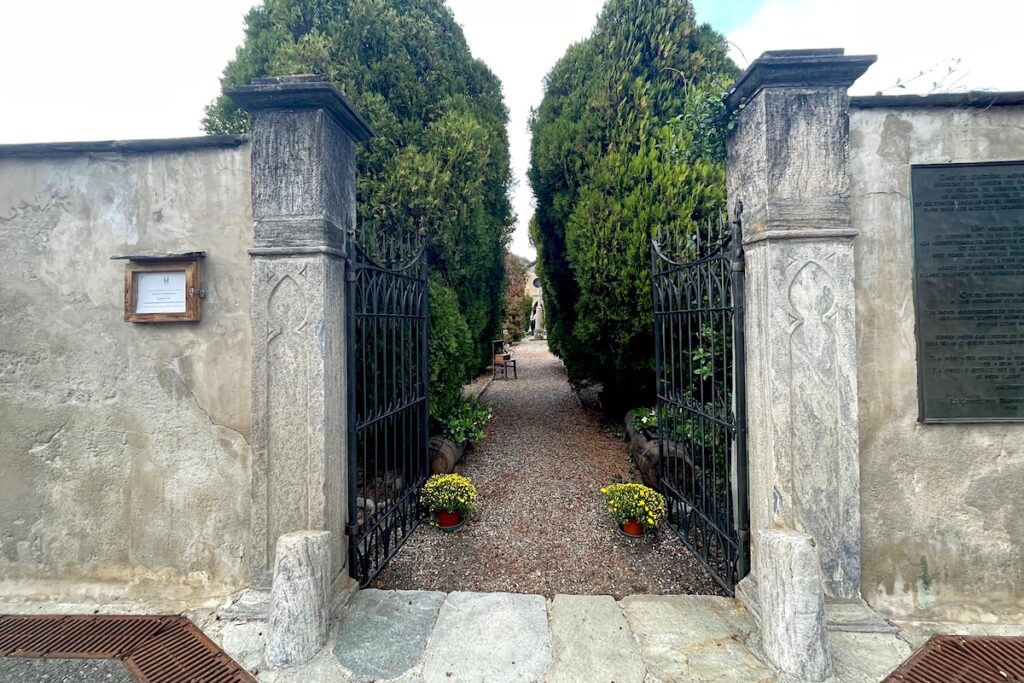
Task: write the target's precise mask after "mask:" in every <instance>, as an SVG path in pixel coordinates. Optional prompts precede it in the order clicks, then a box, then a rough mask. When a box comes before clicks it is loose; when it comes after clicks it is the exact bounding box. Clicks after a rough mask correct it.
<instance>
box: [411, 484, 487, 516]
mask: <svg viewBox="0 0 1024 683" xmlns="http://www.w3.org/2000/svg"><path fill="white" fill-rule="evenodd" d="M420 501H421V502H422V503H423V505H424V507H426V508H427V510H429V511H430V512H431V514H433V515H435V516H437V518H438V521H439V523H440V525H441V526H450V525H449V524H446V523H445V519H446V518H447V517H448V516H449V515H458V516H459V517H460V518H461V519H462V520H465V519H466V518H467V517H469V515H470V514H472V512H473V510H474V509H475V508H476V487H475V486H473V482H472V481H470V480H469V478H468V477H464V476H462V475H461V474H435V475H434V476H432V477H430V478H429V479H427V483H426V484H424V485H423V490H422V491H421V493H420Z"/></svg>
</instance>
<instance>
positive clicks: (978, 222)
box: [910, 161, 1024, 422]
mask: <svg viewBox="0 0 1024 683" xmlns="http://www.w3.org/2000/svg"><path fill="white" fill-rule="evenodd" d="M910 185H911V197H912V200H913V205H914V303H915V308H916V312H917V347H918V348H917V377H918V399H919V402H920V416H919V419H920V420H921V421H922V422H991V421H1004V422H1005V421H1024V161H1021V162H1007V163H983V164H942V165H932V166H914V167H912V168H911V174H910Z"/></svg>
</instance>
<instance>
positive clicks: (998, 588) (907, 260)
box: [850, 102, 1024, 622]
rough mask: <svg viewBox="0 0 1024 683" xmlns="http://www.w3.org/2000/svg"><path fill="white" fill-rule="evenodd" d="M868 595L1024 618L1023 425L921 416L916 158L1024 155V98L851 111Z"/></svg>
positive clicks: (897, 606) (879, 604)
mask: <svg viewBox="0 0 1024 683" xmlns="http://www.w3.org/2000/svg"><path fill="white" fill-rule="evenodd" d="M850 124H851V143H850V144H851V176H852V178H851V195H852V218H853V227H854V228H855V229H856V230H858V231H859V235H858V237H857V238H856V241H855V245H856V247H855V259H856V297H857V299H856V303H857V337H858V338H857V346H858V360H859V374H858V383H859V387H860V390H859V413H860V458H861V496H862V499H861V512H862V538H863V595H864V597H865V599H866V600H867V601H868V603H869V604H871V605H872V606H873V607H875V608H876V609H878V610H879V611H881V612H883V613H885V614H888V615H894V616H898V617H914V618H926V619H941V620H954V621H959V620H963V621H968V620H969V621H1004V622H1024V425H1022V424H1004V425H999V424H975V425H966V424H946V425H923V424H919V423H918V422H917V417H918V404H917V374H916V373H917V365H916V351H915V337H914V334H915V332H914V321H915V317H914V303H913V294H912V284H913V280H912V253H913V249H912V238H911V204H910V199H909V195H910V189H909V188H910V165H911V164H925V163H945V162H978V161H999V160H1021V159H1024V106H995V107H990V108H978V107H974V108H954V107H943V108H935V107H918V108H896V109H893V108H877V107H875V108H858V107H857V106H856V102H854V108H853V109H852V110H851V117H850Z"/></svg>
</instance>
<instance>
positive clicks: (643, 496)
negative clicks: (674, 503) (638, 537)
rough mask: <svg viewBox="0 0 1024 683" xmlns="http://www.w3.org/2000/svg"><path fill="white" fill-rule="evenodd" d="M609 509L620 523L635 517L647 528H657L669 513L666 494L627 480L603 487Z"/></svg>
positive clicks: (602, 491)
mask: <svg viewBox="0 0 1024 683" xmlns="http://www.w3.org/2000/svg"><path fill="white" fill-rule="evenodd" d="M601 493H603V494H604V497H605V502H606V503H607V505H608V511H609V512H610V513H611V514H612V517H613V518H614V519H615V521H616V522H617V523H619V524H625V523H626V521H627V520H629V519H635V520H636V521H638V522H640V524H642V525H643V526H644V528H645V529H655V528H657V527H658V525H659V524H661V523H662V522H663V521H664V520H665V517H666V515H667V514H668V507H667V506H666V504H665V496H663V495H661V494H660V493H658V492H657V491H655V490H654V489H652V488H651V487H649V486H644V485H643V484H636V483H632V482H627V483H624V484H609V485H608V486H605V487H604V488H603V489H601Z"/></svg>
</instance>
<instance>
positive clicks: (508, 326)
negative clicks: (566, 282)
mask: <svg viewBox="0 0 1024 683" xmlns="http://www.w3.org/2000/svg"><path fill="white" fill-rule="evenodd" d="M526 265H527V262H526V259H524V258H523V257H522V256H516V255H515V254H513V253H512V252H508V251H506V252H505V300H504V306H505V320H504V323H503V324H502V331H503V334H502V339H504V340H505V343H512V342H517V341H519V340H520V339H522V338H523V337H524V336H525V335H526V328H527V327H528V326H529V323H530V307H531V306H532V305H533V302H532V301H531V300H530V298H529V297H527V296H526Z"/></svg>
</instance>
